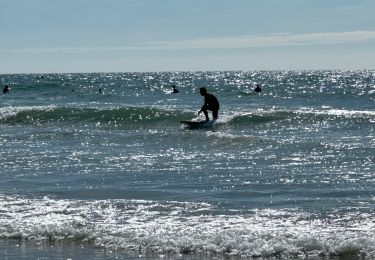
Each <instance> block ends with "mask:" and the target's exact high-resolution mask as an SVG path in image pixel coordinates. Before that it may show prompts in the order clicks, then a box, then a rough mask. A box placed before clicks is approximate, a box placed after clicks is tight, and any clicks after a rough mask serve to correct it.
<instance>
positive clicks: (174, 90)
mask: <svg viewBox="0 0 375 260" xmlns="http://www.w3.org/2000/svg"><path fill="white" fill-rule="evenodd" d="M172 88H173V93H174V94H177V93H179V92H180V91H178V89H177V88H176V85H173V86H172Z"/></svg>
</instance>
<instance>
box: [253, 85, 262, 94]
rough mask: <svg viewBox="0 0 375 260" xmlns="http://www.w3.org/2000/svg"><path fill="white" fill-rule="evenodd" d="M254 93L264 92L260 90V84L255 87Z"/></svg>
mask: <svg viewBox="0 0 375 260" xmlns="http://www.w3.org/2000/svg"><path fill="white" fill-rule="evenodd" d="M254 92H258V93H260V92H262V89H261V88H260V86H259V84H257V86H256V87H255V89H254Z"/></svg>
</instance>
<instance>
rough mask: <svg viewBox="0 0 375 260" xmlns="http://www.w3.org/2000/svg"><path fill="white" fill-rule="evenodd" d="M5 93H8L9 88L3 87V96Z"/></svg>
mask: <svg viewBox="0 0 375 260" xmlns="http://www.w3.org/2000/svg"><path fill="white" fill-rule="evenodd" d="M7 93H9V86H8V85H5V87H4V88H3V94H7Z"/></svg>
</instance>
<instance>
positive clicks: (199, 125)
mask: <svg viewBox="0 0 375 260" xmlns="http://www.w3.org/2000/svg"><path fill="white" fill-rule="evenodd" d="M180 123H181V124H183V125H186V126H188V127H190V128H210V127H213V126H214V125H215V123H216V120H210V121H188V120H183V121H180Z"/></svg>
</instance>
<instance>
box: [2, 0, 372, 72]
mask: <svg viewBox="0 0 375 260" xmlns="http://www.w3.org/2000/svg"><path fill="white" fill-rule="evenodd" d="M374 10H375V0H0V74H6V73H54V72H56V73H73V72H153V71H207V70H220V71H221V70H244V71H253V70H311V69H318V70H325V69H340V70H341V69H375V15H374Z"/></svg>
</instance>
